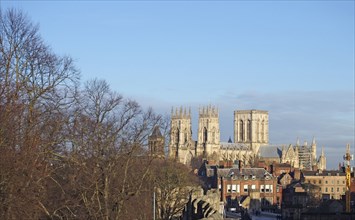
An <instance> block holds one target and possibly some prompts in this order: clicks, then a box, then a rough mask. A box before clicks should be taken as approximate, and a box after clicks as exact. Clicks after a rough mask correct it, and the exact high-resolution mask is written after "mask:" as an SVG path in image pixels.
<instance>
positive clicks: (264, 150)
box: [259, 146, 282, 158]
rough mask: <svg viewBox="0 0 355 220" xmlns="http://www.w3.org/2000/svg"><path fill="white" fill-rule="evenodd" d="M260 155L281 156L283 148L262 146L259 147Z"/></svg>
mask: <svg viewBox="0 0 355 220" xmlns="http://www.w3.org/2000/svg"><path fill="white" fill-rule="evenodd" d="M259 155H260V157H264V158H265V157H273V158H281V156H282V148H281V147H280V146H260V148H259Z"/></svg>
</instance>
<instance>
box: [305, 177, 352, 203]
mask: <svg viewBox="0 0 355 220" xmlns="http://www.w3.org/2000/svg"><path fill="white" fill-rule="evenodd" d="M302 174H303V182H304V183H311V184H313V185H316V186H319V187H320V188H321V192H322V198H323V199H341V198H342V196H343V195H345V190H346V185H345V173H344V172H342V171H338V170H336V171H334V170H323V171H321V170H319V171H302Z"/></svg>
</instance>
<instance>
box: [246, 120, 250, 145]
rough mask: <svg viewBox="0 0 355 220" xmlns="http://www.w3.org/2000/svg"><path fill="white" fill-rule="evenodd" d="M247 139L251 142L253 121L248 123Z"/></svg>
mask: <svg viewBox="0 0 355 220" xmlns="http://www.w3.org/2000/svg"><path fill="white" fill-rule="evenodd" d="M247 139H248V141H251V121H250V120H248V123H247Z"/></svg>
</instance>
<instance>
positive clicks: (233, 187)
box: [232, 184, 237, 193]
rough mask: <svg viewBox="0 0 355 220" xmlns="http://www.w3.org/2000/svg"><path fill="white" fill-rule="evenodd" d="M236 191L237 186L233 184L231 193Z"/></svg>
mask: <svg viewBox="0 0 355 220" xmlns="http://www.w3.org/2000/svg"><path fill="white" fill-rule="evenodd" d="M236 191H237V185H235V184H233V185H232V192H234V193H235V192H236Z"/></svg>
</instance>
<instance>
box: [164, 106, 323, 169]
mask: <svg viewBox="0 0 355 220" xmlns="http://www.w3.org/2000/svg"><path fill="white" fill-rule="evenodd" d="M233 134H234V138H233V139H234V143H231V142H232V141H231V138H230V140H229V141H228V142H221V140H220V129H219V110H218V109H217V108H215V107H214V106H208V107H203V108H200V109H199V119H198V131H197V141H194V140H192V128H191V110H190V109H189V110H188V111H187V110H186V108H182V107H181V108H180V109H175V110H174V109H172V111H171V128H170V142H169V157H170V158H175V159H176V160H177V161H179V162H181V163H184V164H187V165H189V164H190V163H191V160H192V158H195V157H200V158H205V159H207V160H214V161H221V160H224V161H235V160H238V161H242V164H241V165H242V166H243V167H251V166H254V162H255V161H256V159H257V160H260V161H264V163H265V165H267V166H268V165H270V164H272V163H273V162H277V163H288V164H290V165H291V166H292V167H295V168H300V169H306V170H315V169H326V159H325V156H324V153H323V151H322V155H321V157H320V158H319V160H317V150H316V148H317V146H316V142H315V139H314V138H313V141H312V145H311V146H308V145H307V142H304V144H303V145H302V146H301V145H300V144H299V140H297V143H296V145H295V146H292V145H289V146H288V147H286V145H269V114H268V112H267V111H263V110H237V111H235V112H234V132H233Z"/></svg>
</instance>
